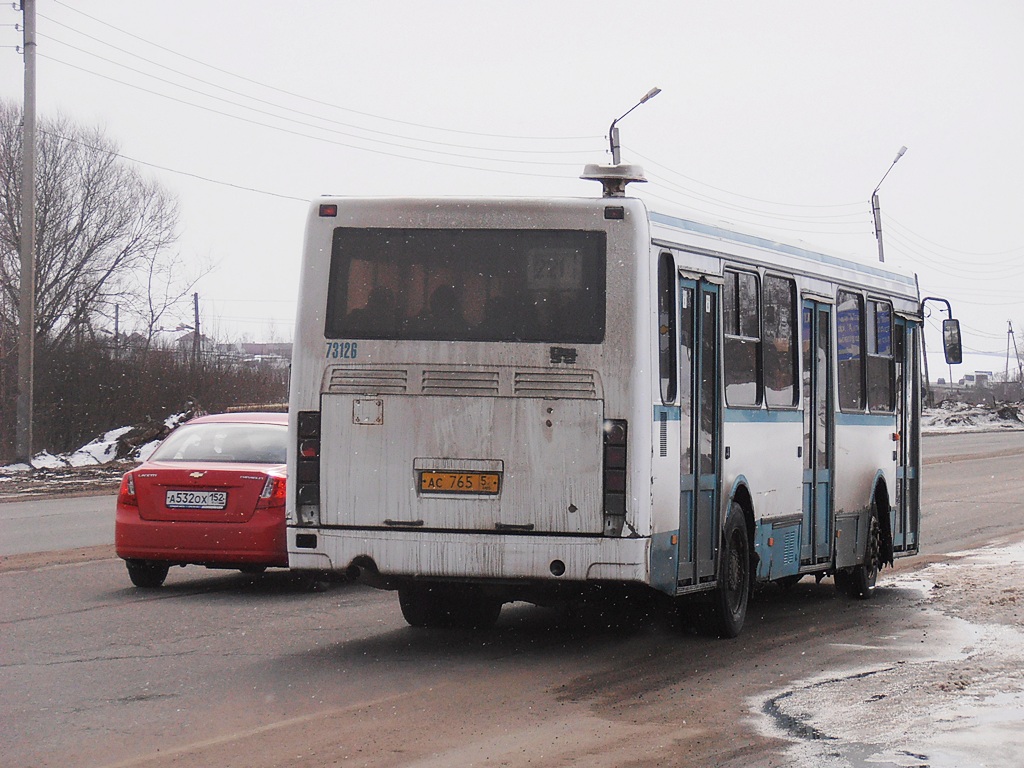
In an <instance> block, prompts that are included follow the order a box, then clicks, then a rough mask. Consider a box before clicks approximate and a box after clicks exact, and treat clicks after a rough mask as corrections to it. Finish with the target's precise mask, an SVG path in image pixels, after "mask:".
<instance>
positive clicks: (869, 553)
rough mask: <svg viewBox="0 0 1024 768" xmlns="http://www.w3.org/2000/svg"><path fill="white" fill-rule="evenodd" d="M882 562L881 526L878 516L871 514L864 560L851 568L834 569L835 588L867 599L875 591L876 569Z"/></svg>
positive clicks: (851, 595) (858, 597)
mask: <svg viewBox="0 0 1024 768" xmlns="http://www.w3.org/2000/svg"><path fill="white" fill-rule="evenodd" d="M881 562H882V528H881V526H880V525H879V524H878V516H877V515H871V522H870V523H869V524H868V543H867V548H866V550H865V552H864V562H863V563H861V564H860V565H856V566H854V567H853V568H847V569H843V570H841V571H836V574H835V582H836V588H837V589H838V590H839V591H840V592H842V593H843V594H844V595H848V596H849V597H854V598H857V599H859V600H868V599H870V598H871V596H872V595H873V594H874V592H875V584H877V582H878V570H879V567H880V564H881Z"/></svg>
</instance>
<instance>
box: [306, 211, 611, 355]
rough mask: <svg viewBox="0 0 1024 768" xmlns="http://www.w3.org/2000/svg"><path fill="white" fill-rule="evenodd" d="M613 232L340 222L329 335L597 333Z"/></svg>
mask: <svg viewBox="0 0 1024 768" xmlns="http://www.w3.org/2000/svg"><path fill="white" fill-rule="evenodd" d="M605 250H606V247H605V233H604V232H590V231H578V230H536V229H402V228H394V229H392V228H387V229H385V228H365V229H355V228H346V227H339V228H338V229H335V230H334V242H333V245H332V250H331V273H330V285H329V289H328V296H327V317H326V324H325V329H324V333H325V335H326V337H327V338H331V339H339V338H348V339H350V338H355V339H408V340H437V341H522V342H558V343H572V344H587V343H595V344H596V343H599V342H601V341H603V340H604V333H605Z"/></svg>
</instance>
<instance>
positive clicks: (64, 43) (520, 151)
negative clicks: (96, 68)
mask: <svg viewBox="0 0 1024 768" xmlns="http://www.w3.org/2000/svg"><path fill="white" fill-rule="evenodd" d="M42 18H47V17H45V16H43V17H42ZM48 20H49V21H50V22H51V23H54V24H57V25H59V26H62V27H65V28H67V29H71V28H70V27H67V26H66V25H64V24H61V23H60V22H59V21H55V20H53V19H48ZM71 31H73V32H76V33H77V34H80V35H82V36H84V37H87V38H89V39H90V40H93V41H95V42H97V43H100V44H102V45H105V46H108V47H110V48H113V49H114V50H115V51H118V52H119V53H123V54H125V55H128V56H132V57H134V58H137V59H139V60H140V61H144V62H146V63H147V64H150V65H152V66H155V67H159V68H160V69H165V70H167V71H169V72H172V73H173V74H175V75H178V76H181V77H185V78H188V79H189V80H193V81H195V82H198V83H202V84H203V85H205V86H208V87H210V88H214V89H217V90H220V91H225V92H227V93H230V94H232V95H234V96H239V97H241V98H243V99H249V100H250V101H254V102H256V103H258V104H263V105H266V106H269V107H273V108H274V109H277V110H281V111H283V112H285V113H286V114H283V115H282V114H278V113H276V112H269V111H266V110H263V109H258V108H256V107H252V106H250V105H248V104H242V103H239V102H237V101H231V100H229V99H225V98H224V97H223V96H219V95H215V94H211V93H207V92H205V91H201V90H198V89H196V88H191V87H189V86H185V85H182V84H181V83H177V82H174V81H173V80H169V79H167V78H165V77H160V76H158V75H154V74H151V73H149V72H143V71H141V70H139V69H136V68H135V67H132V66H130V65H127V64H123V63H121V62H119V61H115V60H113V59H110V58H108V57H106V56H101V55H99V54H98V53H94V52H93V51H89V50H87V49H85V48H81V47H79V46H76V45H72V44H71V43H68V42H67V41H65V40H61V39H60V38H57V37H54V36H53V35H48V34H45V33H42V32H40V33H37V34H38V35H39V37H42V38H45V39H47V40H51V41H53V42H55V43H57V44H59V45H62V46H65V47H66V48H71V49H72V50H75V51H78V52H79V53H83V54H85V55H87V56H92V57H93V58H96V59H99V60H101V61H105V62H107V63H108V64H112V65H114V66H116V67H120V68H122V69H127V70H129V71H131V72H132V73H133V74H137V75H141V76H143V77H148V78H151V79H153V80H157V81H158V82H161V83H164V84H166V85H170V86H172V87H175V88H181V89H182V90H185V91H189V92H191V93H195V94H198V95H201V96H205V97H207V98H211V99H216V100H218V101H223V102H224V103H226V104H231V105H232V106H236V107H240V108H242V109H248V110H251V111H253V112H256V113H258V114H262V115H266V116H269V117H273V118H276V119H279V120H284V121H287V122H293V123H296V124H298V125H303V126H306V127H310V128H316V129H318V130H326V131H331V132H334V133H339V134H341V135H343V136H351V137H352V138H360V139H364V140H366V141H380V140H379V139H374V138H373V137H372V136H354V135H353V134H349V133H346V132H345V131H338V130H336V129H332V128H326V127H322V126H318V125H313V124H310V123H306V122H304V121H302V120H298V119H296V118H294V117H291V116H290V115H293V114H296V115H301V116H303V117H308V118H312V119H314V120H318V121H321V122H324V123H329V124H330V125H338V126H342V127H345V128H350V129H353V130H356V131H361V132H363V133H370V134H378V135H381V136H387V137H389V138H398V139H404V140H406V141H414V142H419V143H422V144H432V145H436V146H442V147H455V148H461V149H473V150H478V151H483V152H505V153H515V154H534V155H536V154H542V155H543V154H560V155H567V154H578V155H582V154H590V153H592V151H593V150H592V149H578V150H576V149H524V148H507V147H482V146H467V145H465V144H456V143H453V142H447V141H436V140H433V139H423V138H418V137H415V136H408V135H406V134H399V133H392V132H389V131H379V130H376V129H371V128H365V127H363V126H359V125H355V124H353V123H346V122H342V121H339V120H333V119H331V118H327V117H323V116H321V115H317V114H315V113H313V112H307V111H303V110H297V109H294V108H292V107H285V106H283V105H281V104H279V103H277V102H273V101H270V100H268V99H262V98H259V97H257V96H252V95H249V94H246V93H243V92H241V91H238V90H235V89H232V88H227V87H225V86H222V85H218V84H217V83H213V82H210V81H209V80H205V79H203V78H200V77H196V76H195V75H191V74H189V73H187V72H184V71H182V70H180V69H175V68H173V67H168V66H167V65H165V64H160V63H159V62H156V61H154V60H152V59H148V58H146V57H144V56H141V55H139V54H137V53H133V52H131V51H127V50H125V49H123V48H120V47H118V46H116V45H113V44H112V43H109V42H107V41H105V40H100V39H99V38H96V37H93V36H92V35H88V34H85V33H84V32H81V31H80V30H74V29H71ZM61 63H64V64H67V62H61ZM68 66H75V65H68ZM117 82H122V81H117ZM383 143H388V142H383ZM395 146H404V145H395ZM407 148H408V147H407ZM411 149H419V148H418V147H415V148H411ZM465 156H466V157H470V156H469V155H465ZM488 159H491V158H488Z"/></svg>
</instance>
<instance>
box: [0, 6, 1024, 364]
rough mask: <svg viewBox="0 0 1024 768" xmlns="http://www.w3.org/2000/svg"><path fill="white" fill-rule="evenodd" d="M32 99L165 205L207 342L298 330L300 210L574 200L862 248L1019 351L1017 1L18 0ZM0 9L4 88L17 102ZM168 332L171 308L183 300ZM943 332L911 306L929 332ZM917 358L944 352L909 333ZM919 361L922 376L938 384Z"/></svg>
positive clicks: (1023, 136)
mask: <svg viewBox="0 0 1024 768" xmlns="http://www.w3.org/2000/svg"><path fill="white" fill-rule="evenodd" d="M37 12H38V22H37V23H38V32H39V47H38V111H39V115H40V117H46V116H52V115H55V114H57V113H63V114H65V115H67V116H69V117H72V118H74V119H75V120H76V121H79V122H81V123H83V124H90V125H101V126H103V127H104V128H105V129H106V131H107V132H108V134H109V136H110V137H111V138H112V139H113V140H115V141H116V142H117V143H118V144H119V146H120V148H121V152H122V153H123V155H124V156H125V157H126V158H131V159H132V160H133V161H138V162H139V163H141V164H142V165H140V169H141V170H142V171H143V172H144V173H145V174H147V175H149V176H152V177H154V178H156V179H158V180H159V181H160V182H161V183H162V184H163V185H164V186H165V187H167V188H168V189H169V190H171V191H172V192H174V193H175V194H177V196H178V197H179V200H180V203H181V238H180V241H179V246H180V249H181V252H182V254H183V255H184V256H185V257H186V258H187V260H188V262H189V263H193V264H198V263H200V262H201V261H203V260H209V261H211V262H213V263H214V264H215V265H216V268H215V270H214V271H213V272H212V273H211V274H209V275H208V276H206V277H205V278H203V280H202V281H201V283H200V284H199V286H198V291H199V293H200V299H201V306H202V312H203V317H204V320H205V321H206V327H207V329H209V330H211V331H213V332H215V333H217V334H218V335H220V336H230V337H237V336H239V335H241V334H246V335H248V336H249V337H250V338H252V339H254V340H269V339H272V338H277V339H288V338H290V335H291V329H292V322H293V315H294V304H295V294H296V291H297V286H298V264H299V257H300V250H301V243H302V229H303V222H304V218H305V213H306V210H307V204H308V200H310V199H311V198H314V197H316V196H318V195H321V194H340V195H484V194H496V195H527V196H546V195H593V194H596V193H598V188H597V187H596V185H594V183H593V182H585V181H581V180H579V179H578V176H579V174H580V172H581V170H582V167H583V165H584V163H587V162H610V156H609V153H608V151H607V147H608V142H607V137H606V132H607V130H608V125H609V123H610V122H611V121H612V119H613V118H615V117H618V116H619V115H620V114H622V113H623V112H625V111H626V110H627V109H629V107H631V106H632V105H633V104H634V103H635V102H636V101H637V100H638V99H639V98H640V97H641V96H642V95H643V94H644V93H646V92H647V90H648V89H650V88H651V87H654V86H657V87H660V88H661V89H662V90H663V92H662V93H661V94H659V95H658V96H657V97H656V98H655V99H653V100H651V101H650V102H648V103H647V104H645V105H643V106H642V107H640V108H639V109H637V110H636V111H635V112H633V113H632V114H631V115H629V117H627V118H626V119H625V120H623V121H622V123H621V124H620V129H621V133H622V144H623V150H622V156H623V160H624V161H627V162H636V163H639V164H641V165H643V166H644V167H645V169H646V170H647V173H648V177H649V178H650V183H648V184H646V185H633V186H632V187H630V190H631V193H632V194H635V195H638V196H640V197H642V198H644V199H645V200H646V201H647V202H648V204H649V206H650V207H652V208H659V209H664V210H667V211H670V212H674V213H681V214H684V215H689V216H692V217H694V218H699V219H702V220H709V221H727V222H732V223H733V224H734V225H735V226H737V227H739V228H742V229H746V230H753V231H755V232H758V233H762V234H768V235H770V236H772V237H774V238H776V239H779V240H786V241H793V240H800V241H804V243H806V244H810V245H812V246H819V247H822V248H825V249H828V250H830V251H835V252H839V253H842V254H853V255H857V254H859V255H860V256H861V257H863V258H865V259H877V245H876V242H875V238H874V232H873V226H872V222H871V211H870V204H869V200H870V197H871V192H872V190H873V189H874V188H875V185H876V184H878V182H879V181H880V179H881V178H882V176H883V174H884V173H885V172H886V170H887V169H888V168H889V165H890V164H891V163H892V160H893V158H894V157H895V155H896V152H897V151H898V150H899V148H900V147H901V146H903V145H906V146H907V147H908V151H907V153H906V155H905V156H904V157H903V158H902V159H901V160H900V161H899V163H898V164H897V165H896V166H895V167H894V168H893V169H892V171H891V172H890V173H889V175H888V177H887V178H886V179H885V182H884V183H883V184H882V187H881V190H880V192H879V194H880V198H881V204H882V211H883V227H884V238H885V256H886V262H887V263H890V264H893V265H899V266H902V267H906V268H908V269H910V270H913V271H916V272H917V273H918V274H919V277H920V285H921V291H922V294H924V295H939V296H946V297H948V298H949V299H950V300H951V301H952V302H953V304H954V311H955V313H956V314H957V315H958V316H959V317H960V318H961V320H962V322H963V325H964V337H965V343H966V346H967V348H968V350H969V351H978V352H993V353H997V354H996V355H995V356H993V357H990V358H979V357H977V356H971V357H968V360H967V361H966V362H967V364H966V365H965V366H962V367H961V368H959V369H958V368H954V370H953V374H954V376H956V375H960V376H962V375H963V373H964V372H967V371H968V370H973V369H974V368H985V369H990V370H995V371H1003V370H1004V368H1005V352H1006V348H1007V321H1012V322H1013V326H1014V330H1015V332H1016V336H1017V344H1018V346H1020V347H1022V348H1024V230H1022V227H1021V223H1022V221H1024V213H1022V212H1024V3H1021V2H1019V0H1001V1H998V0H979V1H976V2H970V3H967V2H941V1H936V0H908V1H907V2H893V1H892V0H886V1H884V2H865V1H861V2H856V3H854V2H845V3H832V2H822V1H821V0H808V1H806V2H797V1H795V0H794V1H791V2H785V1H783V2H771V3H767V2H753V1H750V2H745V1H743V2H728V3H725V2H720V3H710V2H682V1H677V2H668V1H667V0H665V1H656V0H647V1H644V0H633V1H632V2H629V3H624V2H621V1H620V2H604V1H595V0H587V1H586V2H582V1H578V2H577V1H570V2H564V1H561V0H545V1H544V2H536V1H534V0H517V1H516V2H503V3H497V2H483V1H478V2H473V3H469V2H466V1H465V0H458V1H456V0H452V1H450V2H448V1H443V0H433V1H431V2H425V1H423V0H420V1H419V2H406V1H398V0H394V1H389V0H376V1H375V2H360V3H357V2H341V1H340V0H318V1H317V2H313V1H312V0H289V1H288V2H269V1H265V0H246V1H244V2H243V0H175V2H157V0H66V1H65V0H37ZM20 22H21V14H20V12H18V11H16V10H14V9H12V8H11V6H10V4H5V6H4V8H2V9H0V25H2V26H0V46H4V47H3V48H0V97H3V98H8V99H13V100H15V101H20V100H21V99H22V93H23V91H22V87H23V69H22V58H21V56H20V55H18V53H17V52H16V51H15V49H14V48H13V46H15V45H19V44H20V42H21V33H20V32H18V31H17V30H15V28H14V26H13V25H14V24H16V23H20ZM181 319H183V320H187V319H188V312H187V311H183V312H182V318H181ZM936 319H937V318H936V317H934V316H933V317H932V318H931V321H930V322H932V323H934V322H935V321H936ZM929 343H930V344H931V345H932V346H933V347H934V346H935V345H937V343H938V339H937V336H935V335H930V336H929ZM935 375H936V374H935V372H934V371H933V372H932V376H933V378H934V377H935Z"/></svg>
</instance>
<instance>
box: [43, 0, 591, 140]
mask: <svg viewBox="0 0 1024 768" xmlns="http://www.w3.org/2000/svg"><path fill="white" fill-rule="evenodd" d="M52 2H54V3H55V4H56V5H60V6H62V7H64V8H67V9H68V10H69V11H74V12H75V13H77V14H80V15H82V16H85V17H86V18H88V19H91V20H92V21H95V22H97V23H98V24H102V25H103V26H105V27H109V28H110V29H113V30H115V31H117V32H120V33H121V34H123V35H127V36H128V37H131V38H134V39H135V40H139V41H140V42H143V43H145V44H146V45H151V46H153V47H154V48H159V49H160V50H162V51H166V52H167V53H170V54H173V55H174V56H179V57H181V58H183V59H185V60H187V61H191V62H192V63H194V64H199V65H200V66H203V67H208V68H209V69H212V70H215V71H217V72H220V73H221V74H225V75H228V76H230V77H234V78H238V79H239V80H243V81H245V82H247V83H251V84H253V85H257V86H260V87H261V88H267V89H269V90H272V91H276V92H277V93H282V94H284V95H286V96H291V97H293V98H296V99H301V100H303V101H308V102H310V103H312V104H319V105H321V106H325V107H330V108H331V109H337V110H341V111H343V112H350V113H352V114H355V115H361V116H362V117H370V118H373V119H374V120H383V121H386V122H389V123H396V124H400V125H408V126H412V127H415V128H425V129H427V130H432V131H443V132H446V133H458V134H463V135H467V136H482V137H487V138H494V139H527V140H543V141H580V140H590V139H593V138H595V137H594V136H512V135H507V134H494V133H481V132H477V131H466V130H460V129H457V128H446V127H443V126H436V125H425V124H423V123H416V122H411V121H408V120H399V119H396V118H392V117H385V116H383V115H375V114H373V113H371V112H362V111H360V110H357V109H351V108H348V107H341V106H338V105H337V104H332V103H330V102H327V101H321V100H319V99H315V98H312V97H310V96H305V95H303V94H300V93H295V92H294V91H288V90H285V89H284V88H278V87H276V86H273V85H269V84H267V83H264V82H260V81H259V80H254V79H253V78H250V77H246V76H245V75H240V74H238V73H237V72H231V71H229V70H226V69H221V68H220V67H217V66H214V65H213V64H209V63H207V62H204V61H200V60H199V59H194V58H192V57H191V56H187V55H185V54H183V53H181V52H179V51H176V50H174V49H173V48H168V47H166V46H163V45H160V44H159V43H154V42H153V41H151V40H147V39H146V38H144V37H140V36H139V35H136V34H134V33H132V32H128V31H127V30H125V29H122V28H120V27H117V26H114V25H113V24H110V23H109V22H106V21H104V20H103V19H100V18H97V17H95V16H90V15H89V14H88V13H85V12H84V11H81V10H79V9H77V8H74V7H72V6H70V5H68V4H67V3H63V2H61V0H52Z"/></svg>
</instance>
